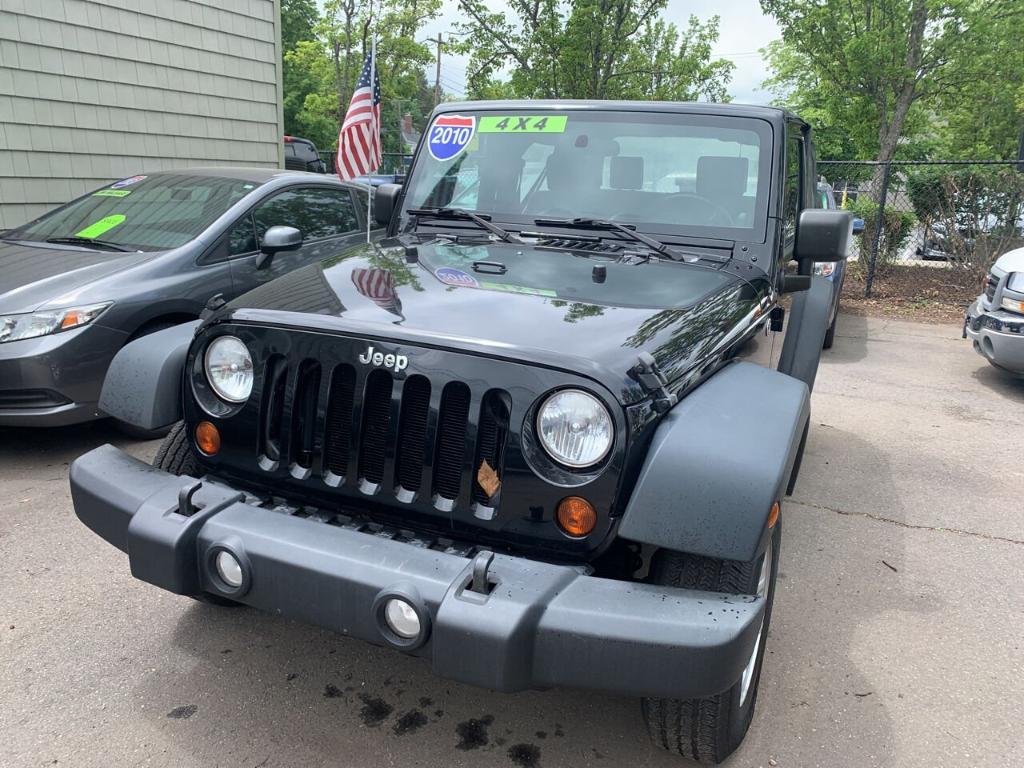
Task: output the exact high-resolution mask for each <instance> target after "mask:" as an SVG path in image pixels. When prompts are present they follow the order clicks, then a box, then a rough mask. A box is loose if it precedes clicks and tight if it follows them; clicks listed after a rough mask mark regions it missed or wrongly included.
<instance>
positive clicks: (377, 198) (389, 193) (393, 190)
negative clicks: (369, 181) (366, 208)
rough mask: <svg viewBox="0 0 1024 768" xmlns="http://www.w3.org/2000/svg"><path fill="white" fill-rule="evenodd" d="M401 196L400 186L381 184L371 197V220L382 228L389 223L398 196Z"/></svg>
mask: <svg viewBox="0 0 1024 768" xmlns="http://www.w3.org/2000/svg"><path fill="white" fill-rule="evenodd" d="M400 194H402V185H401V184H381V185H380V186H379V187H377V191H376V192H375V193H374V196H373V218H374V220H375V221H376V222H377V223H378V224H380V225H381V226H382V227H386V226H388V225H389V224H390V223H391V214H393V213H394V212H395V205H396V203H398V196H399V195H400Z"/></svg>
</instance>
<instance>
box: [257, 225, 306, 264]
mask: <svg viewBox="0 0 1024 768" xmlns="http://www.w3.org/2000/svg"><path fill="white" fill-rule="evenodd" d="M301 247H302V232H300V231H299V230H297V229H296V228H295V227H284V226H280V225H278V226H276V227H271V228H270V229H268V230H267V231H266V232H264V233H263V241H262V242H261V243H260V255H259V256H257V257H256V269H263V268H264V267H266V266H267V265H269V264H270V262H271V261H272V260H273V258H274V254H275V253H278V252H280V251H296V250H298V249H299V248H301Z"/></svg>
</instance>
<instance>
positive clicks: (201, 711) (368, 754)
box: [0, 316, 1024, 768]
mask: <svg viewBox="0 0 1024 768" xmlns="http://www.w3.org/2000/svg"><path fill="white" fill-rule="evenodd" d="M812 419H813V428H812V431H811V437H810V441H809V443H808V449H807V456H806V458H805V460H804V466H803V471H802V473H801V477H800V482H799V483H798V486H797V489H796V494H795V497H794V499H793V500H792V501H791V502H790V503H789V504H787V505H786V507H785V508H784V512H783V521H784V537H783V552H782V560H781V566H780V574H779V578H780V582H779V589H778V596H777V602H776V609H775V610H776V613H775V617H774V623H773V626H772V632H771V637H770V640H769V644H768V651H769V656H768V658H767V661H766V667H765V676H764V678H763V681H762V689H761V695H760V700H759V702H758V714H757V716H756V718H755V721H754V724H753V727H752V729H751V732H750V734H749V736H748V738H747V740H746V742H745V743H744V745H743V747H742V748H741V749H740V750H739V752H738V753H737V754H736V755H735V756H734V758H733V759H732V760H730V762H729V765H730V766H737V767H738V766H744V767H746V766H829V767H830V768H831V767H832V766H857V767H858V768H860V767H865V768H869V767H870V766H900V767H905V768H913V767H915V766H921V767H922V768H925V767H926V768H935V766H946V765H951V766H952V765H955V766H972V767H982V766H992V767H993V768H995V767H997V766H998V767H999V768H1003V767H1004V766H1008V765H1022V764H1024V736H1022V733H1024V732H1022V730H1021V728H1020V722H1021V716H1022V714H1024V690H1022V686H1021V680H1022V679H1024V649H1022V641H1024V629H1022V627H1024V583H1022V580H1021V578H1020V576H1021V573H1022V567H1024V515H1022V514H1021V509H1022V508H1021V488H1022V487H1024V462H1022V461H1021V458H1020V457H1021V448H1020V438H1019V435H1020V433H1021V430H1022V427H1024V382H1016V381H1011V380H1008V379H1006V378H1004V377H1003V376H1001V375H1000V374H999V373H998V372H997V371H995V370H994V369H992V368H990V367H989V366H988V365H987V364H986V363H985V362H984V360H982V359H981V358H980V357H978V356H977V355H975V354H974V353H973V352H972V351H971V349H970V347H969V346H968V344H967V343H966V342H963V341H961V340H960V339H959V329H958V328H956V327H954V326H934V325H918V324H914V323H907V322H899V321H885V320H880V319H873V318H867V317H854V316H843V317H841V318H840V324H839V337H838V338H837V341H836V345H835V348H834V349H833V350H832V351H831V352H829V353H826V354H825V357H824V359H823V365H822V369H821V372H820V374H819V379H818V387H817V389H816V391H815V394H814V409H813V414H812ZM108 441H110V442H114V443H117V444H120V445H122V446H124V447H126V448H127V449H128V450H130V451H131V452H132V453H135V454H136V455H139V456H142V457H146V458H148V457H150V456H152V454H153V453H155V451H156V447H157V446H156V444H155V443H131V442H129V441H126V440H125V439H123V438H121V437H119V436H118V434H117V433H116V432H114V431H113V430H112V429H111V428H109V427H108V426H107V425H105V424H97V425H91V426H85V427H79V428H73V429H63V430H55V431H27V430H6V431H5V430H0V491H2V492H0V585H2V586H0V621H2V625H0V734H2V737H0V765H2V766H4V768H7V767H8V766H10V767H12V768H13V767H17V768H20V767H21V766H44V765H57V766H97V768H99V767H102V768H111V767H112V766H174V767H175V768H179V767H181V768H190V767H191V766H196V767H197V768H198V767H200V766H201V767H202V768H211V767H213V766H239V767H248V768H256V767H257V766H265V767H267V768H271V767H274V766H279V767H281V768H292V767H302V768H305V767H307V766H309V767H313V766H345V767H346V768H362V767H363V766H445V767H446V768H447V767H449V766H513V767H515V766H518V767H519V768H531V767H536V766H546V767H547V768H551V767H552V766H615V767H618V766H623V767H625V766H630V767H633V766H681V765H684V764H686V763H683V762H681V761H679V760H676V759H672V758H670V757H669V756H668V755H666V754H663V753H660V752H658V751H656V750H654V749H653V748H652V747H650V746H649V745H648V743H647V738H646V735H645V733H644V730H643V725H642V722H641V719H640V713H639V707H638V706H637V703H636V702H635V701H631V700H629V699H625V698H617V697H609V696H598V695H594V694H590V693H582V692H577V691H565V690H555V691H548V692H537V693H525V694H517V695H512V696H508V695H500V694H495V693H491V692H488V691H483V690H478V689H475V688H469V687H466V686H462V685H458V684H452V683H448V682H446V681H443V680H439V679H437V678H435V677H433V676H432V675H431V673H430V671H429V669H428V666H427V664H426V663H424V662H423V661H420V660H417V659H412V658H408V657H405V656H402V655H400V654H398V653H395V652H391V651H388V650H384V649H379V648H374V647H371V646H368V645H365V644H363V643H360V642H358V641H353V640H347V639H343V638H341V637H338V636H335V635H332V634H329V633H327V632H323V631H320V630H318V629H315V628H312V627H308V626H302V625H299V624H295V623H292V622H288V621H284V620H282V619H279V618H276V617H274V616H269V615H262V614H259V613H257V612H255V611H251V610H247V609H243V610H224V609H216V608H212V607H209V606H205V605H200V604H197V603H194V602H193V601H191V600H188V599H185V598H179V597H176V596H173V595H170V594H166V593H164V592H161V591H159V590H157V589H155V588H151V587H149V586H147V585H145V584H142V583H140V582H137V581H134V580H133V579H132V578H131V577H130V575H129V573H128V569H127V560H126V558H125V557H124V556H123V555H122V554H121V553H119V552H117V551H115V550H114V549H113V548H112V547H110V546H109V545H107V544H106V543H105V542H103V541H101V540H100V539H99V538H97V537H96V536H94V535H93V534H92V533H91V532H89V531H87V530H86V529H85V527H84V526H82V525H81V524H80V523H79V522H78V520H77V519H76V518H75V516H74V513H73V512H72V509H71V504H70V500H69V497H68V490H67V471H68V464H69V462H70V461H71V460H73V459H74V458H75V456H77V455H79V454H80V453H82V452H83V451H85V450H88V449H89V448H91V447H93V446H96V445H99V444H101V443H104V442H108ZM595 674H600V671H599V670H597V671H595Z"/></svg>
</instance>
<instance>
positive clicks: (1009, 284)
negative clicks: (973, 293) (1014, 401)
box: [964, 248, 1024, 376]
mask: <svg viewBox="0 0 1024 768" xmlns="http://www.w3.org/2000/svg"><path fill="white" fill-rule="evenodd" d="M964 338H970V339H971V341H972V342H973V343H974V349H975V351H976V352H977V353H978V354H980V355H982V356H984V357H985V359H986V360H988V361H989V362H990V363H992V365H994V366H996V368H1002V369H1003V370H1006V371H1009V372H1010V373H1013V374H1016V375H1018V376H1024V248H1018V249H1016V250H1014V251H1010V252H1009V253H1005V254H1003V255H1002V256H1000V257H999V260H998V261H997V262H996V263H995V264H994V265H993V266H992V271H991V272H989V275H988V278H987V279H986V280H985V290H984V292H983V293H982V294H981V295H980V296H979V297H978V298H977V299H976V300H975V301H974V303H973V304H971V306H970V308H969V309H968V310H967V317H965V318H964Z"/></svg>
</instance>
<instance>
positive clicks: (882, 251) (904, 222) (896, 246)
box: [846, 195, 917, 273]
mask: <svg viewBox="0 0 1024 768" xmlns="http://www.w3.org/2000/svg"><path fill="white" fill-rule="evenodd" d="M846 210H848V211H851V212H852V213H853V215H854V216H856V217H858V218H860V219H863V220H864V234H863V235H861V236H860V253H861V254H862V258H860V259H859V260H858V261H857V262H854V263H856V264H857V267H856V268H857V270H858V271H861V272H863V271H864V270H866V269H867V257H868V255H869V254H870V253H871V248H872V246H873V244H874V242H875V233H876V232H877V228H878V201H877V200H872V199H871V198H870V197H868V196H866V195H865V196H863V197H859V198H858V199H857V200H854V201H851V202H849V203H847V205H846ZM916 224H917V217H916V216H915V215H914V214H913V213H911V212H910V211H903V210H900V209H898V208H894V207H893V206H891V205H887V206H886V207H885V213H884V214H883V216H882V236H881V238H879V242H878V258H877V259H876V261H875V269H876V271H877V272H879V273H884V272H885V271H886V269H888V268H889V267H890V266H892V265H893V264H895V263H896V259H897V257H898V256H899V254H900V251H901V250H903V248H904V247H905V246H906V244H907V241H908V240H909V239H910V235H911V234H912V233H913V231H914V227H915V225H916Z"/></svg>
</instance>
